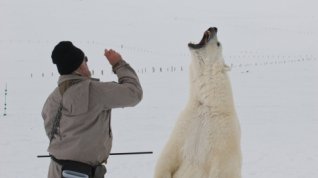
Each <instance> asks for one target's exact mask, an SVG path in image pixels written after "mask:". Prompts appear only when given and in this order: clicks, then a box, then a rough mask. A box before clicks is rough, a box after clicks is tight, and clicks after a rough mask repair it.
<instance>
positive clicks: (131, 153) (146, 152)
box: [37, 151, 153, 158]
mask: <svg viewBox="0 0 318 178" xmlns="http://www.w3.org/2000/svg"><path fill="white" fill-rule="evenodd" d="M152 153H153V152H152V151H143V152H124V153H110V154H109V155H113V156H115V155H142V154H152ZM49 157H51V155H38V156H37V158H49Z"/></svg>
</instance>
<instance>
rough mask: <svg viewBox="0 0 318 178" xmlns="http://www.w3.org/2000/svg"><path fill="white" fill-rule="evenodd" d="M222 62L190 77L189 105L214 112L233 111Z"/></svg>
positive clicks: (228, 83) (230, 91) (228, 85)
mask: <svg viewBox="0 0 318 178" xmlns="http://www.w3.org/2000/svg"><path fill="white" fill-rule="evenodd" d="M226 70H227V69H226V68H225V65H224V63H223V62H222V61H220V62H216V63H215V64H213V65H212V66H211V67H209V68H206V69H204V70H203V71H201V73H200V75H197V76H195V77H194V76H191V84H190V103H192V104H195V105H201V106H204V107H210V108H211V109H213V110H214V111H215V112H218V113H224V112H225V113H227V112H228V111H229V110H232V111H234V106H233V96H232V89H231V84H230V81H229V78H228V75H227V72H226Z"/></svg>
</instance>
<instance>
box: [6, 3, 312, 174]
mask: <svg viewBox="0 0 318 178" xmlns="http://www.w3.org/2000/svg"><path fill="white" fill-rule="evenodd" d="M317 5H318V4H317V2H316V1H314V0H307V1H302V0H291V1H288V2H286V1H283V0H277V1H275V0H268V1H263V2H257V1H252V0H244V1H237V2H236V1H229V0H228V1H224V2H216V1H215V2H214V1H211V0H210V1H204V0H198V1H181V0H175V1H171V0H169V1H168V0H160V1H159V0H158V1H148V0H136V1H129V2H126V1H123V0H116V1H115V0H109V1H105V0H94V1H88V0H69V1H65V0H64V1H62V0H55V1H49V0H46V1H43V0H41V1H40V0H28V1H22V2H20V1H18V0H0V26H1V28H0V96H1V97H0V114H1V115H0V158H1V159H0V177H1V178H2V177H3V178H20V177H45V176H46V173H47V168H48V163H49V160H48V159H38V158H36V155H39V154H46V148H47V145H48V140H47V138H46V137H45V132H44V128H43V122H42V118H41V116H40V112H41V109H42V105H43V102H44V101H45V99H46V97H47V95H48V94H49V93H50V92H51V90H52V89H53V88H54V87H55V86H56V80H57V77H58V75H57V73H56V69H55V66H54V65H53V64H52V63H51V59H50V53H51V51H52V49H53V47H54V45H55V44H56V43H57V42H58V41H61V40H71V41H73V42H74V43H75V45H77V46H78V47H80V48H81V49H83V50H84V51H85V52H86V55H87V56H88V57H89V65H90V67H91V69H92V70H94V77H99V78H101V79H102V80H114V76H112V74H111V72H110V67H109V65H108V64H107V63H106V61H105V59H104V58H103V56H102V54H103V49H104V48H114V49H116V50H118V51H119V52H120V53H121V54H122V55H123V57H124V58H125V59H126V60H127V61H128V62H129V63H131V64H132V66H133V67H134V68H135V69H136V70H137V71H138V74H139V76H140V80H141V83H142V85H143V87H144V99H143V101H142V102H141V103H140V104H139V105H138V106H137V107H135V108H125V109H117V110H114V114H113V122H112V124H113V131H114V147H113V150H112V152H130V151H153V152H154V154H153V155H136V156H111V158H110V159H109V162H108V166H107V168H108V175H107V177H112V178H124V177H136V178H145V177H152V174H153V171H154V170H153V169H154V165H155V162H156V160H157V158H158V155H159V153H160V151H161V149H162V147H163V146H164V144H165V142H166V140H167V138H168V136H169V134H170V132H171V129H172V128H173V126H174V123H175V121H176V118H177V116H178V114H179V112H180V110H181V109H182V108H183V107H184V105H185V102H186V101H187V96H188V65H189V62H190V56H189V53H188V49H187V47H186V44H187V43H188V42H189V41H199V40H200V37H201V35H202V32H203V31H204V30H206V29H207V28H208V27H210V26H217V27H218V28H219V39H220V41H221V42H222V44H223V48H224V56H225V60H226V62H227V64H228V65H230V66H232V70H231V72H230V73H229V74H230V77H231V81H232V87H233V92H234V97H235V104H236V108H237V113H238V115H239V119H240V122H241V128H242V149H243V177H244V178H255V177H257V178H268V177H271V178H285V177H288V178H304V177H306V178H316V177H318V171H317V165H318V151H317V150H318V141H317V138H316V137H317V135H318V110H317V108H318V94H317V91H318V80H317V79H318V72H317V69H318V50H317V42H318V34H317V31H318V14H317V12H316V10H315V7H317ZM102 72H103V75H102ZM6 86H7V90H8V94H7V108H8V109H7V111H6V114H7V116H3V114H4V112H5V111H4V103H5V98H4V95H5V88H6ZM22 175H23V176H22Z"/></svg>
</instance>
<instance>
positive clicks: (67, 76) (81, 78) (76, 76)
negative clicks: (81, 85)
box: [57, 74, 99, 84]
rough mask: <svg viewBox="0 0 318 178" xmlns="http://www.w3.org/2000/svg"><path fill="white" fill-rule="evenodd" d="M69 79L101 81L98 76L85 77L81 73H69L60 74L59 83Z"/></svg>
mask: <svg viewBox="0 0 318 178" xmlns="http://www.w3.org/2000/svg"><path fill="white" fill-rule="evenodd" d="M67 80H94V81H99V79H97V78H88V77H83V76H81V75H77V74H68V75H60V77H59V80H58V82H57V83H58V84H61V83H63V82H65V81H67Z"/></svg>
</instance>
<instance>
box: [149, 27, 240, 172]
mask: <svg viewBox="0 0 318 178" xmlns="http://www.w3.org/2000/svg"><path fill="white" fill-rule="evenodd" d="M216 34H217V28H209V29H208V30H207V31H205V33H204V35H203V38H202V40H201V42H199V43H198V44H194V43H189V44H188V46H189V49H190V52H191V55H192V62H191V64H190V97H189V100H188V103H187V105H186V107H185V109H184V110H183V112H181V114H180V116H179V119H178V120H177V122H176V125H175V128H174V130H173V132H172V134H171V136H170V138H169V140H168V142H167V144H166V146H165V147H164V149H163V151H162V153H161V155H160V157H159V159H158V161H157V164H156V167H155V176H154V177H155V178H240V177H241V159H242V158H241V146H240V135H241V133H240V125H239V121H238V119H237V116H236V112H235V108H234V103H233V97H232V90H231V84H230V81H229V78H228V75H227V70H228V69H229V68H228V67H227V66H226V65H225V64H224V60H223V57H222V47H221V43H220V42H219V41H218V39H217V35H216Z"/></svg>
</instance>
